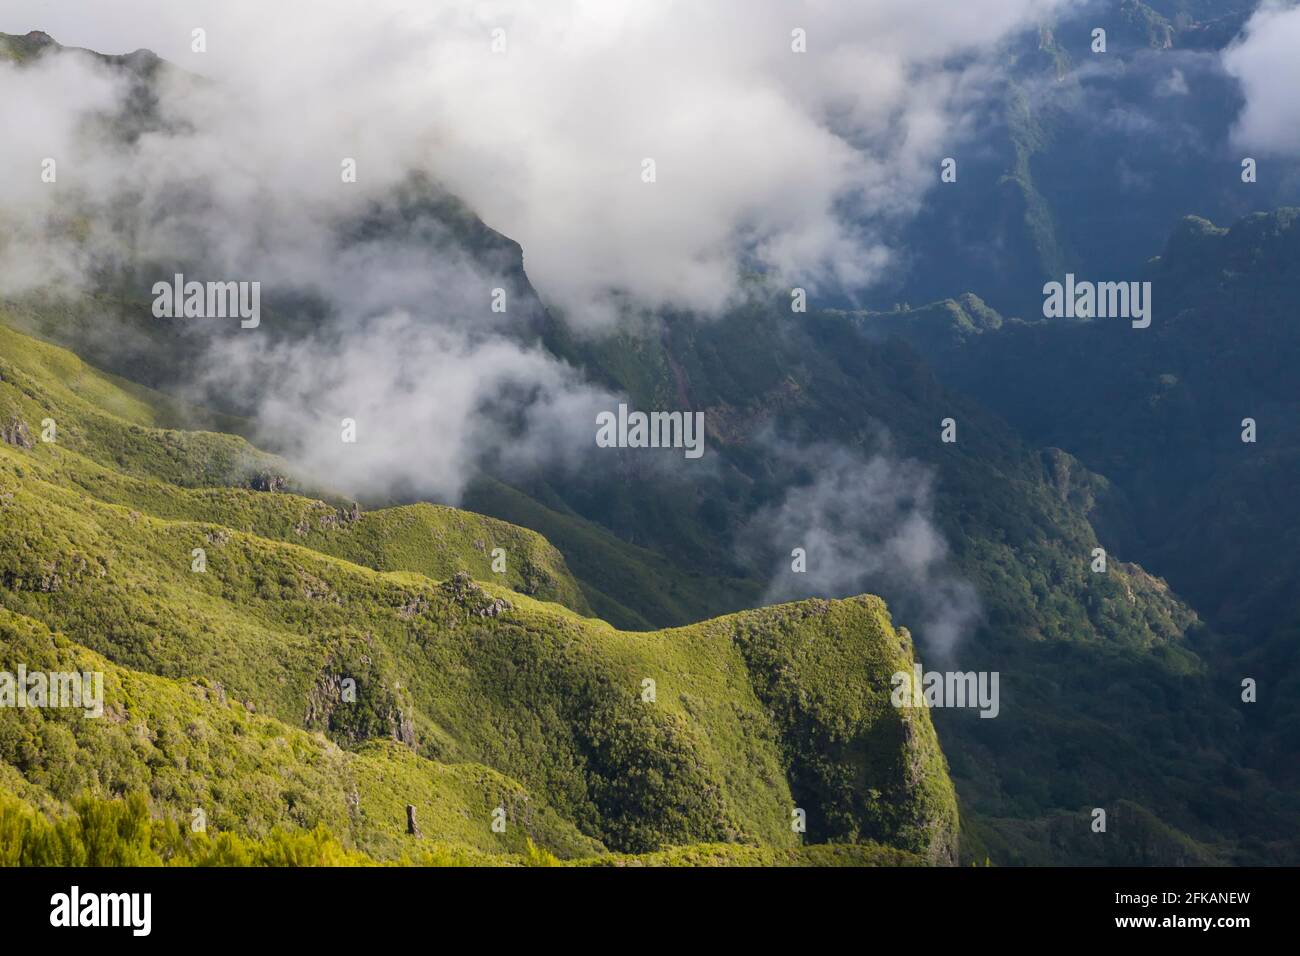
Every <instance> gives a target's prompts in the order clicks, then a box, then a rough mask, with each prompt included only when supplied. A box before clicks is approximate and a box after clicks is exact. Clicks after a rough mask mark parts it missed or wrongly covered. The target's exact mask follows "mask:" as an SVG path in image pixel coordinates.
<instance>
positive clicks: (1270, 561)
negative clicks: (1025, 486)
mask: <svg viewBox="0 0 1300 956" xmlns="http://www.w3.org/2000/svg"><path fill="white" fill-rule="evenodd" d="M1298 224H1300V212H1298V211H1297V210H1295V209H1281V210H1278V211H1276V212H1273V213H1267V214H1265V213H1260V214H1256V215H1252V216H1248V217H1245V218H1244V219H1242V220H1240V221H1238V222H1237V223H1235V224H1234V225H1233V226H1232V227H1231V228H1230V229H1224V228H1220V227H1216V226H1214V225H1212V224H1211V223H1209V222H1207V221H1206V220H1204V219H1200V218H1196V217H1190V218H1187V219H1185V220H1183V221H1182V222H1181V223H1180V224H1179V225H1178V227H1177V229H1176V230H1175V231H1174V233H1173V234H1172V236H1171V237H1170V239H1169V242H1168V244H1167V246H1166V249H1165V251H1164V254H1163V255H1161V256H1159V257H1157V258H1155V259H1153V260H1152V261H1151V262H1150V263H1149V264H1148V266H1147V268H1146V270H1145V272H1144V274H1143V275H1142V278H1143V279H1145V280H1147V281H1150V282H1151V283H1152V299H1153V302H1154V310H1155V311H1154V317H1153V320H1152V325H1151V327H1150V328H1149V329H1144V330H1134V329H1131V328H1129V327H1128V325H1127V323H1124V322H1117V321H1107V320H1096V321H1090V322H1066V321H1056V322H1053V321H1041V320H1040V321H1034V322H1022V321H1016V320H1009V321H1006V322H995V323H989V324H988V325H987V328H986V329H985V330H984V331H983V332H982V333H981V334H976V335H968V336H964V337H958V336H956V335H953V336H950V337H948V338H947V339H946V343H947V344H944V342H945V339H944V338H943V337H941V336H937V335H934V334H932V333H931V332H930V331H927V330H928V329H929V327H930V326H931V325H932V323H933V321H934V320H933V318H932V316H933V315H934V313H935V312H936V311H939V312H942V311H944V310H945V309H948V310H950V309H953V308H955V306H954V305H953V304H951V303H949V304H948V305H947V306H933V307H928V308H927V309H924V310H918V311H916V312H915V313H905V314H902V315H901V316H888V317H885V318H887V320H888V324H889V325H890V327H891V328H893V329H894V330H895V331H896V332H898V333H899V334H900V335H903V336H905V337H907V338H909V339H911V340H912V341H913V342H914V344H916V346H917V347H918V348H919V349H924V350H926V354H927V355H928V356H929V357H930V359H931V360H932V361H933V362H934V363H935V364H936V366H937V367H938V368H939V370H940V373H941V375H942V376H943V378H944V379H945V380H946V381H948V382H950V383H951V384H952V385H954V386H955V387H958V388H961V389H962V390H964V391H966V392H967V393H968V394H971V395H973V396H975V397H977V398H978V399H979V400H980V401H982V402H983V403H985V404H986V405H988V406H989V407H991V408H994V409H996V410H997V411H999V412H1000V413H1001V414H1003V415H1005V416H1006V418H1007V419H1008V420H1010V421H1012V422H1013V423H1015V425H1016V426H1017V427H1018V428H1020V429H1021V430H1022V431H1023V432H1024V433H1025V434H1027V435H1029V436H1030V437H1031V438H1032V439H1033V440H1035V441H1038V442H1042V443H1045V444H1054V445H1060V446H1062V447H1066V448H1069V449H1070V451H1071V452H1073V453H1074V454H1075V455H1077V456H1078V457H1079V458H1080V459H1082V461H1084V462H1085V463H1086V464H1087V466H1088V467H1090V468H1093V469H1096V470H1098V471H1100V472H1102V473H1104V474H1105V475H1107V476H1108V478H1109V479H1110V481H1109V482H1108V483H1107V485H1106V487H1105V488H1104V489H1102V490H1101V493H1100V494H1098V495H1096V496H1095V498H1094V500H1093V501H1092V506H1093V507H1094V508H1095V514H1096V517H1097V520H1098V521H1099V523H1100V524H1101V525H1104V527H1105V528H1106V532H1107V536H1108V538H1109V539H1110V540H1112V541H1113V542H1115V546H1116V547H1118V548H1123V550H1124V552H1125V553H1127V554H1129V555H1131V556H1133V557H1136V558H1138V559H1140V560H1141V561H1142V562H1143V563H1144V564H1145V565H1147V566H1148V567H1151V568H1153V569H1155V570H1157V571H1158V572H1159V573H1161V574H1162V575H1164V576H1165V577H1167V578H1168V580H1169V581H1170V582H1171V583H1172V585H1173V586H1174V587H1175V588H1176V589H1177V591H1178V592H1179V593H1180V594H1182V595H1184V596H1185V597H1186V598H1187V599H1188V600H1189V601H1190V603H1191V604H1192V605H1193V606H1194V607H1195V608H1196V609H1197V611H1198V612H1199V613H1200V615H1201V616H1202V617H1203V618H1205V619H1206V620H1208V621H1209V622H1210V623H1212V624H1213V625H1214V628H1215V631H1216V634H1215V635H1213V637H1210V636H1208V635H1207V638H1206V639H1205V640H1204V641H1202V642H1201V644H1200V646H1199V648H1198V650H1199V652H1200V654H1201V656H1202V657H1203V658H1205V659H1206V660H1207V661H1208V662H1209V664H1210V667H1211V668H1212V673H1213V674H1214V675H1215V679H1216V682H1217V683H1218V686H1219V687H1220V688H1221V690H1220V693H1221V694H1222V696H1223V697H1224V698H1225V699H1229V700H1232V701H1234V703H1235V704H1236V707H1237V709H1238V712H1239V714H1240V720H1241V722H1242V728H1243V733H1242V734H1241V735H1240V736H1239V738H1238V740H1237V741H1236V743H1235V744H1234V749H1235V750H1236V751H1237V752H1238V754H1239V756H1240V759H1242V760H1243V761H1245V762H1247V763H1249V764H1250V765H1252V766H1255V767H1258V768H1261V769H1267V771H1268V772H1269V773H1270V775H1273V776H1275V777H1276V778H1277V779H1279V780H1281V781H1293V780H1294V770H1293V768H1294V761H1293V760H1291V759H1290V757H1289V755H1290V754H1291V753H1293V752H1294V741H1295V739H1296V734H1297V730H1300V710H1298V709H1297V708H1296V704H1295V702H1296V700H1297V694H1296V691H1297V688H1300V683H1298V681H1300V667H1298V666H1297V660H1296V647H1297V642H1296V638H1297V635H1298V634H1300V607H1298V606H1297V603H1296V589H1295V582H1296V580H1297V578H1298V577H1300V554H1298V552H1297V550H1296V548H1295V547H1294V541H1295V538H1296V536H1297V534H1300V506H1297V500H1296V496H1295V494H1294V492H1293V485H1294V479H1295V475H1296V473H1297V469H1298V468H1300V392H1298V391H1297V389H1296V387H1295V378H1296V370H1295V360H1294V357H1295V356H1296V355H1297V354H1300V327H1298V326H1297V324H1296V322H1295V320H1294V314H1295V302H1296V298H1297V294H1300V281H1298V278H1297V263H1298V262H1300V227H1298ZM874 318H875V317H874V316H873V317H863V318H862V321H863V322H864V323H867V324H870V323H872V322H873V320H874ZM1246 418H1251V419H1254V421H1255V423H1256V427H1257V435H1256V439H1257V440H1256V441H1255V442H1245V441H1243V440H1242V437H1243V431H1244V427H1243V420H1244V419H1246ZM1245 677H1253V678H1254V679H1255V680H1257V681H1258V682H1259V684H1260V685H1261V687H1260V693H1259V698H1258V702H1257V703H1256V704H1253V705H1249V706H1243V705H1242V704H1241V703H1240V701H1239V694H1240V681H1241V680H1242V679H1243V678H1245Z"/></svg>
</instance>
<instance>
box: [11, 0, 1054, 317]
mask: <svg viewBox="0 0 1300 956" xmlns="http://www.w3.org/2000/svg"><path fill="white" fill-rule="evenodd" d="M1057 3H1058V0H965V2H963V3H951V2H939V0H929V2H922V0H876V2H873V3H870V4H846V3H842V2H829V0H827V2H807V3H789V2H784V0H743V2H742V0H710V2H708V3H699V2H694V0H690V2H688V0H662V2H656V3H645V2H618V0H570V2H552V3H545V4H538V3H531V2H522V0H521V2H493V3H478V4H466V3H450V2H432V3H425V4H419V5H413V4H410V3H407V2H400V0H371V2H369V3H367V4H365V5H364V7H362V8H358V7H357V5H356V4H355V3H354V2H352V0H310V2H309V0H279V2H277V3H275V4H267V3H265V2H252V0H220V2H214V0H200V2H195V3H187V4H175V3H171V2H164V0H154V2H149V0H122V2H115V3H114V4H112V5H111V6H103V5H98V4H95V5H92V4H86V3H84V2H72V0H51V2H49V3H47V4H46V5H44V7H43V8H42V9H41V11H40V13H39V14H38V16H39V17H40V23H36V22H33V20H32V17H33V15H34V14H33V12H32V9H31V7H30V4H27V3H25V2H24V3H21V4H17V5H16V8H15V0H0V29H7V30H11V31H12V30H25V29H29V28H35V27H40V28H42V29H45V30H46V31H48V32H50V33H51V34H53V35H55V36H56V38H57V39H59V40H60V41H61V42H65V43H74V44H80V45H85V46H91V47H96V48H99V49H102V50H107V51H109V52H126V51H129V50H133V49H135V48H137V47H140V46H148V47H150V48H153V49H155V50H156V51H157V52H159V53H160V54H161V55H163V56H165V57H168V58H169V59H171V60H173V61H174V62H176V63H178V64H179V65H181V66H182V67H184V68H186V69H189V70H194V71H198V72H201V73H203V74H205V75H208V76H211V77H213V78H215V79H217V80H219V81H220V85H221V89H222V90H223V91H228V92H229V93H230V94H231V98H230V100H229V104H230V105H225V106H223V105H220V104H219V103H218V102H217V101H216V100H215V99H213V98H210V97H204V98H203V102H202V103H201V104H199V103H197V102H196V101H195V99H194V97H193V95H191V96H189V97H188V98H187V99H186V100H185V101H181V100H179V99H175V98H174V99H172V100H171V101H170V103H169V106H170V108H171V109H173V110H175V111H176V112H178V113H181V114H185V115H188V116H191V117H193V116H194V113H195V110H196V109H199V110H200V111H201V114H202V115H201V116H199V117H195V118H198V119H202V120H204V121H205V122H204V126H203V129H204V130H205V133H204V134H203V135H200V136H197V137H193V138H190V139H189V140H188V147H183V148H182V149H181V150H179V151H178V150H177V148H176V146H177V144H176V143H168V144H167V148H166V149H165V150H163V151H162V152H161V153H151V152H150V149H151V144H148V143H146V144H144V145H143V147H142V151H141V156H140V157H138V158H139V160H140V161H141V163H142V165H141V166H139V167H138V168H137V169H135V170H134V171H133V175H134V176H135V178H137V179H138V180H141V181H144V180H147V179H153V178H156V177H157V176H158V174H159V173H160V172H162V173H165V174H170V175H173V176H176V177H182V176H184V174H185V170H186V169H187V168H189V169H194V168H195V164H197V168H198V169H204V168H205V162H204V161H205V160H207V163H206V165H208V166H210V165H212V163H213V161H214V160H217V161H218V168H217V169H214V170H212V172H213V173H214V174H220V177H219V178H213V179H212V180H211V182H212V185H213V186H214V187H215V188H217V189H219V190H224V195H223V197H222V198H224V199H226V200H228V201H229V208H228V209H227V212H229V213H230V218H231V223H230V224H231V226H232V227H236V226H237V225H238V224H239V223H240V222H243V221H245V220H243V219H242V218H241V217H242V216H244V215H246V214H247V213H249V212H250V207H256V208H263V207H264V206H265V204H266V202H267V201H268V198H269V200H270V201H271V202H272V203H275V204H277V205H278V206H288V205H289V204H298V205H302V204H315V205H316V206H317V207H318V208H319V206H320V205H321V204H326V205H330V204H337V203H338V202H340V201H341V199H342V198H343V197H342V196H341V195H340V193H339V190H338V189H337V168H338V162H339V159H340V158H341V157H343V156H354V157H356V158H357V159H358V160H359V163H360V169H361V176H362V182H363V183H364V184H366V191H375V190H379V191H382V189H383V188H385V187H386V186H389V185H391V184H392V183H393V182H395V181H397V180H398V179H399V178H400V176H401V175H402V174H403V173H404V172H405V171H407V170H408V169H410V168H412V167H415V168H421V169H425V170H429V171H432V172H434V173H435V174H436V175H437V176H438V177H439V178H440V179H442V180H443V181H445V182H446V183H447V184H448V186H449V187H450V188H451V189H452V191H453V192H455V193H456V194H458V195H460V196H462V197H464V198H465V199H466V200H468V202H469V203H470V204H471V205H472V206H473V207H474V208H475V210H476V211H478V212H479V213H480V214H481V215H482V216H483V217H484V218H485V220H486V221H487V222H488V223H489V224H490V225H492V226H494V227H495V228H497V229H499V230H501V231H502V232H504V233H505V234H507V235H509V236H511V237H512V238H515V239H517V240H519V241H520V242H521V243H522V244H523V247H524V250H525V254H526V256H527V265H528V268H529V273H530V276H531V277H532V279H533V281H534V282H535V283H536V284H537V286H538V287H539V289H540V290H541V292H542V294H543V296H544V297H545V298H547V299H548V301H550V302H552V303H554V304H556V305H559V306H561V307H563V308H564V309H565V311H566V314H567V315H568V316H569V317H570V318H571V319H572V320H573V321H574V322H575V323H577V324H580V325H581V324H590V323H596V322H599V321H600V319H602V318H605V317H607V309H606V308H605V306H606V305H607V304H608V293H609V292H610V291H611V290H618V291H622V292H626V293H629V294H631V295H632V296H633V297H635V299H637V300H638V301H639V302H640V303H641V304H645V305H650V306H659V305H679V306H687V307H692V308H696V309H700V310H714V309H718V308H720V307H722V306H723V305H724V304H725V303H726V302H727V301H728V300H729V298H730V297H731V296H732V295H733V293H734V291H735V289H736V280H737V276H738V274H739V273H740V272H741V270H742V269H745V268H749V267H753V266H757V267H759V268H762V269H764V270H768V271H771V272H773V273H774V274H776V275H777V276H779V277H780V279H781V280H782V281H785V282H789V283H791V284H793V283H795V282H798V283H799V284H802V285H809V286H815V285H817V284H818V283H823V282H825V283H832V284H837V285H844V286H849V287H861V286H864V285H867V284H869V283H871V282H872V281H874V280H876V279H877V278H879V277H881V275H882V274H883V272H884V270H886V269H887V268H889V266H890V264H891V263H892V261H893V257H894V254H895V250H894V249H892V248H891V245H890V242H889V238H888V237H889V235H890V227H891V225H893V224H895V223H896V222H897V219H898V217H900V216H904V215H906V214H907V213H908V212H910V211H911V210H913V209H914V208H915V206H916V204H917V202H918V201H919V199H920V197H921V195H922V193H923V192H924V191H925V190H926V189H928V188H929V187H930V185H932V184H933V183H934V182H935V181H936V180H937V164H938V161H939V159H940V158H942V157H943V156H946V155H957V154H959V149H958V147H959V145H960V143H961V141H962V140H963V137H964V136H966V135H967V134H968V133H969V130H968V129H966V122H967V108H968V107H969V106H970V104H971V103H972V101H973V100H974V99H975V98H976V97H977V96H978V94H979V91H980V90H981V88H982V87H983V86H984V84H985V83H986V82H987V81H988V80H989V78H990V76H991V75H992V73H991V64H992V63H994V62H995V57H994V53H995V50H996V45H997V44H998V43H999V42H1000V41H1001V40H1003V39H1004V38H1005V37H1007V36H1008V34H1010V33H1012V32H1014V31H1015V30H1017V29H1019V28H1023V27H1026V26H1030V25H1032V24H1033V23H1034V21H1035V19H1036V18H1037V17H1040V16H1043V15H1045V14H1046V13H1047V12H1048V11H1050V10H1051V9H1053V8H1054V7H1055V6H1057ZM194 27H202V28H204V29H205V30H206V31H207V39H208V52H207V53H204V54H195V53H192V52H191V51H190V47H189V43H190V31H191V29H193V28H194ZM496 27H501V28H502V29H504V30H505V31H506V42H507V52H505V53H503V54H495V53H493V52H492V49H491V30H492V29H494V28H496ZM795 28H801V29H804V30H806V31H807V37H808V53H806V54H796V53H793V52H791V49H790V43H791V31H792V30H793V29H795ZM232 105H233V109H232V108H231V106H232ZM152 145H157V144H152ZM646 157H651V158H653V159H654V160H655V161H656V163H657V169H658V181H657V182H656V183H654V184H653V185H648V184H645V183H643V182H642V181H641V179H640V170H641V161H642V159H643V158H646ZM254 185H255V186H256V187H257V188H252V187H253V186H254ZM347 198H349V199H354V198H356V194H355V193H354V194H352V195H351V196H348V197H347ZM278 212H279V210H278V209H277V216H276V217H271V216H264V217H263V218H265V219H268V220H269V219H272V218H275V219H276V220H277V221H278V220H279V216H278ZM298 218H300V217H295V220H296V219H298ZM241 238H242V237H241Z"/></svg>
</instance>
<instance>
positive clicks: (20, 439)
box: [0, 416, 35, 449]
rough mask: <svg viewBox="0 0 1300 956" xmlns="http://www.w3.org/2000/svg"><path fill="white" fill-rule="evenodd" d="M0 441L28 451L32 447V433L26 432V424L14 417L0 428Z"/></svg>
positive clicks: (33, 443)
mask: <svg viewBox="0 0 1300 956" xmlns="http://www.w3.org/2000/svg"><path fill="white" fill-rule="evenodd" d="M0 441H3V442H4V443H5V444H6V445H13V446H14V447H15V448H23V449H30V448H32V447H34V445H35V442H33V441H32V433H31V432H30V431H28V430H27V423H26V422H25V421H23V420H22V419H21V418H18V417H17V416H14V417H13V418H10V419H9V423H8V424H7V425H3V426H0Z"/></svg>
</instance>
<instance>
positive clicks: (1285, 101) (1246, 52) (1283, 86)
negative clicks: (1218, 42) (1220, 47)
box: [1223, 3, 1300, 156]
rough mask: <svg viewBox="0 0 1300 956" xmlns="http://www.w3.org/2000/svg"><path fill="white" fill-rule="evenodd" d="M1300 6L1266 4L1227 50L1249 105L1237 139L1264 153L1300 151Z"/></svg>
mask: <svg viewBox="0 0 1300 956" xmlns="http://www.w3.org/2000/svg"><path fill="white" fill-rule="evenodd" d="M1298 49H1300V7H1296V6H1283V5H1280V4H1274V3H1270V4H1266V5H1265V6H1264V7H1262V8H1261V9H1259V10H1258V11H1256V13H1255V15H1254V16H1252V17H1251V18H1250V22H1249V23H1247V25H1246V29H1245V31H1244V32H1243V35H1242V37H1241V38H1240V39H1239V40H1238V41H1237V42H1236V43H1234V44H1233V45H1232V46H1231V47H1229V48H1228V49H1227V50H1226V51H1224V54H1223V65H1224V68H1225V69H1226V70H1227V71H1228V73H1230V74H1231V75H1232V76H1235V77H1236V78H1237V80H1238V81H1239V82H1240V83H1241V90H1242V94H1243V95H1244V97H1245V100H1246V104H1245V107H1244V108H1243V109H1242V112H1241V115H1240V116H1239V117H1238V119H1237V123H1236V125H1235V127H1234V128H1233V141H1234V143H1236V144H1237V145H1239V146H1241V147H1242V148H1245V149H1250V150H1255V151H1257V152H1260V153H1263V154H1274V155H1286V156H1296V155H1300V98H1297V97H1296V95H1295V91H1296V89H1297V88H1298V87H1300V59H1297V58H1296V50H1298Z"/></svg>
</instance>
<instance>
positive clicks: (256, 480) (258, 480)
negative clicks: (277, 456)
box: [248, 471, 289, 492]
mask: <svg viewBox="0 0 1300 956" xmlns="http://www.w3.org/2000/svg"><path fill="white" fill-rule="evenodd" d="M248 487H249V488H251V489H252V490H253V491H271V492H281V491H286V490H288V488H289V479H288V478H286V477H285V476H284V475H276V474H273V473H271V472H269V471H264V472H261V473H260V474H257V475H254V476H253V477H252V478H250V479H248Z"/></svg>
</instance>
